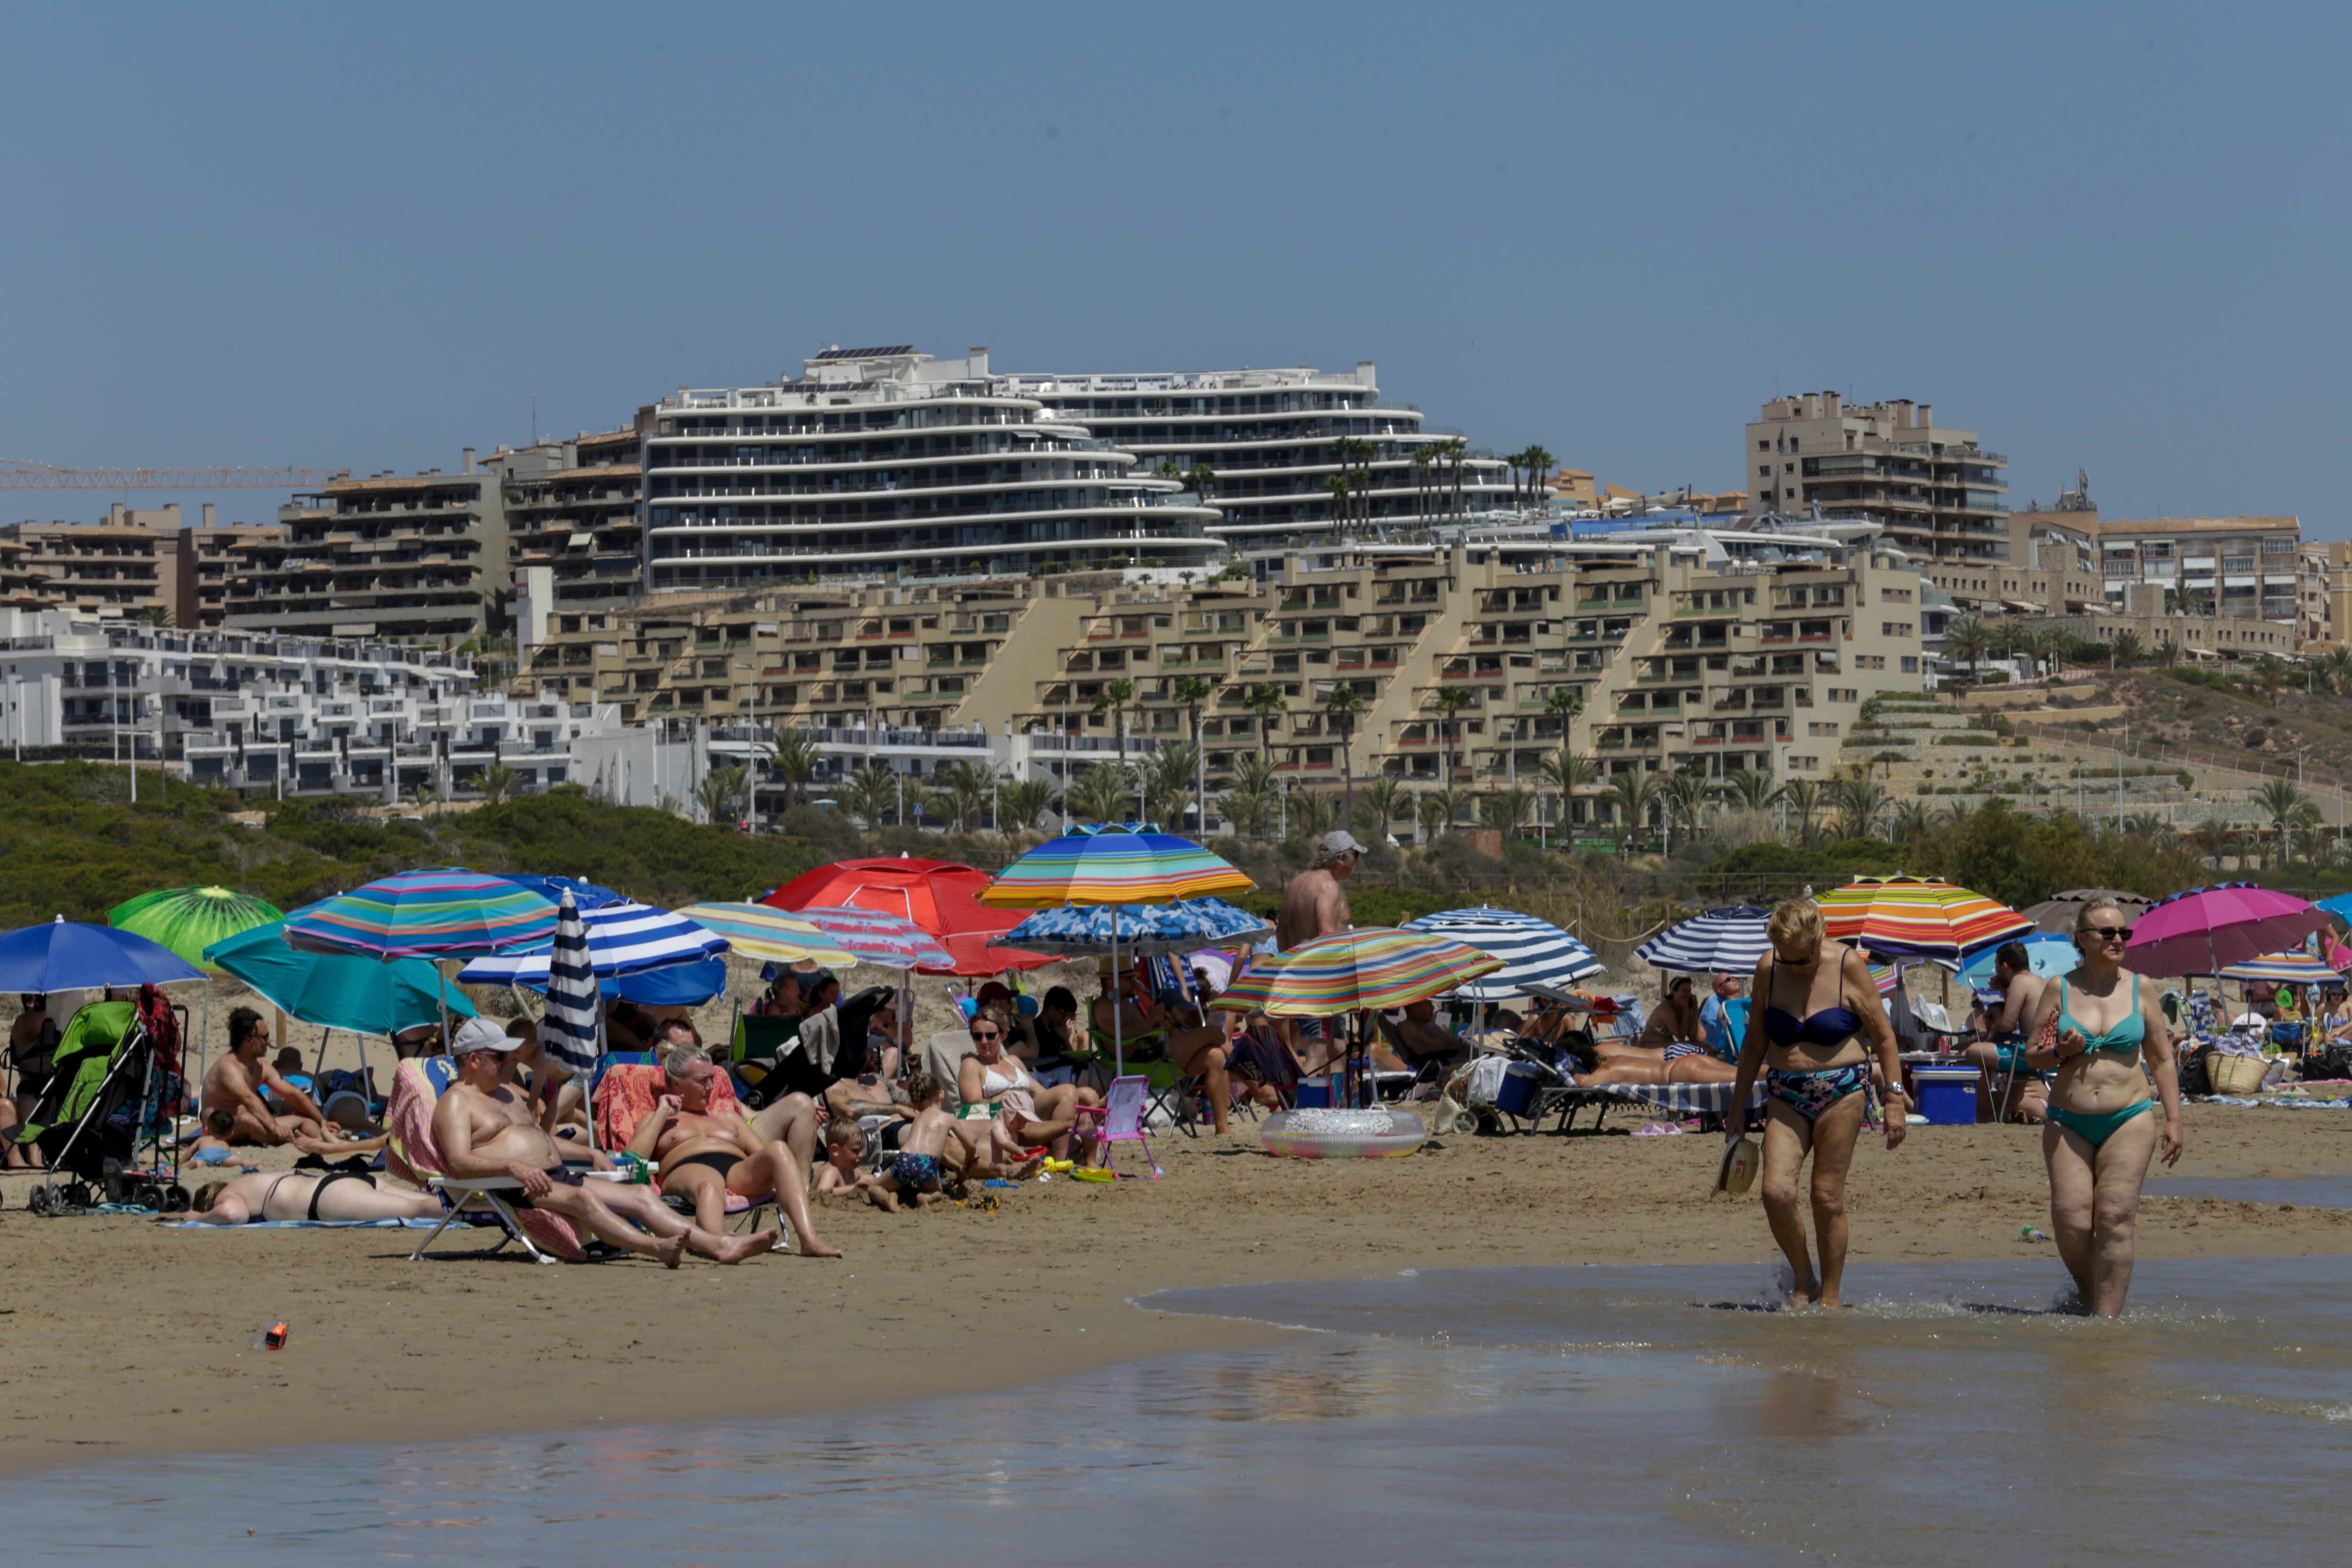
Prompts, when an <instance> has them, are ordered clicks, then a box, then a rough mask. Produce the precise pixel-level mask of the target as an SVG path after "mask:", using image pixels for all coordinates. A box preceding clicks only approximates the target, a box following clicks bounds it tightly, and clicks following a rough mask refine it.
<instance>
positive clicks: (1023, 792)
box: [996, 779, 1054, 833]
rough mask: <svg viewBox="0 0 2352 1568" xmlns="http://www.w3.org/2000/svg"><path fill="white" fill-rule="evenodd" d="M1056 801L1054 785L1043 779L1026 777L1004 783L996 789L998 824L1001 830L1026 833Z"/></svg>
mask: <svg viewBox="0 0 2352 1568" xmlns="http://www.w3.org/2000/svg"><path fill="white" fill-rule="evenodd" d="M1053 803H1054V787H1053V785H1051V784H1049V783H1047V782H1046V781H1045V779H1022V780H1021V781H1020V782H1018V783H1015V784H1003V785H1000V786H998V787H997V791H996V825H997V829H998V831H1001V832H1007V833H1024V832H1027V831H1029V830H1030V829H1031V828H1034V827H1035V826H1036V825H1037V818H1038V817H1039V815H1040V814H1041V813H1043V812H1044V811H1045V808H1046V807H1048V806H1050V805H1052V804H1053Z"/></svg>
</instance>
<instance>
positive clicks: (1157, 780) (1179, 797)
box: [1143, 741, 1201, 831]
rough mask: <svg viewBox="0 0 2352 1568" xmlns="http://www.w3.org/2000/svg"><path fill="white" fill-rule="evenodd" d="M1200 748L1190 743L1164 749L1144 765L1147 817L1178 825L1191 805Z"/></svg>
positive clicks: (1145, 813)
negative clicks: (1193, 771) (1194, 771)
mask: <svg viewBox="0 0 2352 1568" xmlns="http://www.w3.org/2000/svg"><path fill="white" fill-rule="evenodd" d="M1200 760H1201V748H1200V747H1198V746H1195V745H1193V744H1192V743H1191V742H1189V741H1178V742H1177V743H1176V744H1175V745H1173V746H1163V747H1160V750H1159V751H1158V752H1157V753H1155V754H1154V755H1153V756H1152V757H1151V758H1149V759H1148V760H1146V761H1145V763H1144V765H1143V768H1144V778H1143V800H1144V815H1145V816H1146V817H1148V818H1149V819H1150V820H1151V821H1155V822H1165V823H1172V824H1177V825H1178V828H1179V831H1181V824H1182V822H1183V821H1184V813H1185V812H1186V811H1187V810H1191V808H1192V769H1193V767H1194V765H1195V764H1197V763H1198V762H1199V761H1200Z"/></svg>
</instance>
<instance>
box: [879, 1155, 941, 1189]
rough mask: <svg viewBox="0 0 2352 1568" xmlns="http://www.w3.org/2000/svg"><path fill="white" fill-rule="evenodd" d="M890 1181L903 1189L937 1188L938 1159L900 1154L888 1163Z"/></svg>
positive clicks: (929, 1156) (930, 1156)
mask: <svg viewBox="0 0 2352 1568" xmlns="http://www.w3.org/2000/svg"><path fill="white" fill-rule="evenodd" d="M890 1179H891V1180H892V1181H894V1182H897V1183H898V1185H899V1186H904V1187H914V1188H917V1189H920V1188H922V1187H927V1186H938V1185H939V1181H940V1162H939V1158H938V1156H937V1155H910V1154H900V1155H897V1156H895V1157H894V1158H892V1160H891V1161H890Z"/></svg>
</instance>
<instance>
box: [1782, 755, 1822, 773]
mask: <svg viewBox="0 0 2352 1568" xmlns="http://www.w3.org/2000/svg"><path fill="white" fill-rule="evenodd" d="M1821 770H1822V759H1821V758H1818V757H1798V756H1794V755H1791V756H1790V758H1789V771H1790V772H1791V773H1819V772H1820V771H1821Z"/></svg>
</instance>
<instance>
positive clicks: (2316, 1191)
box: [2140, 1176, 2352, 1208]
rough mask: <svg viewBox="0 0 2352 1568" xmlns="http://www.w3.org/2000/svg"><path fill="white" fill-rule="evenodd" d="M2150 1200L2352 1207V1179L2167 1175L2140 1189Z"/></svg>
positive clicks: (2337, 1177) (2332, 1177)
mask: <svg viewBox="0 0 2352 1568" xmlns="http://www.w3.org/2000/svg"><path fill="white" fill-rule="evenodd" d="M2140 1190H2141V1191H2142V1192H2144V1193H2146V1194H2147V1196H2148V1197H2220V1198H2227V1199H2228V1200H2230V1201H2231V1202H2232V1203H2294V1204H2302V1205H2304V1206H2305V1207H2311V1208H2352V1176H2164V1177H2161V1178H2151V1179H2150V1180H2149V1181H2148V1182H2147V1185H2146V1186H2143V1187H2142V1188H2141V1189H2140Z"/></svg>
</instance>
